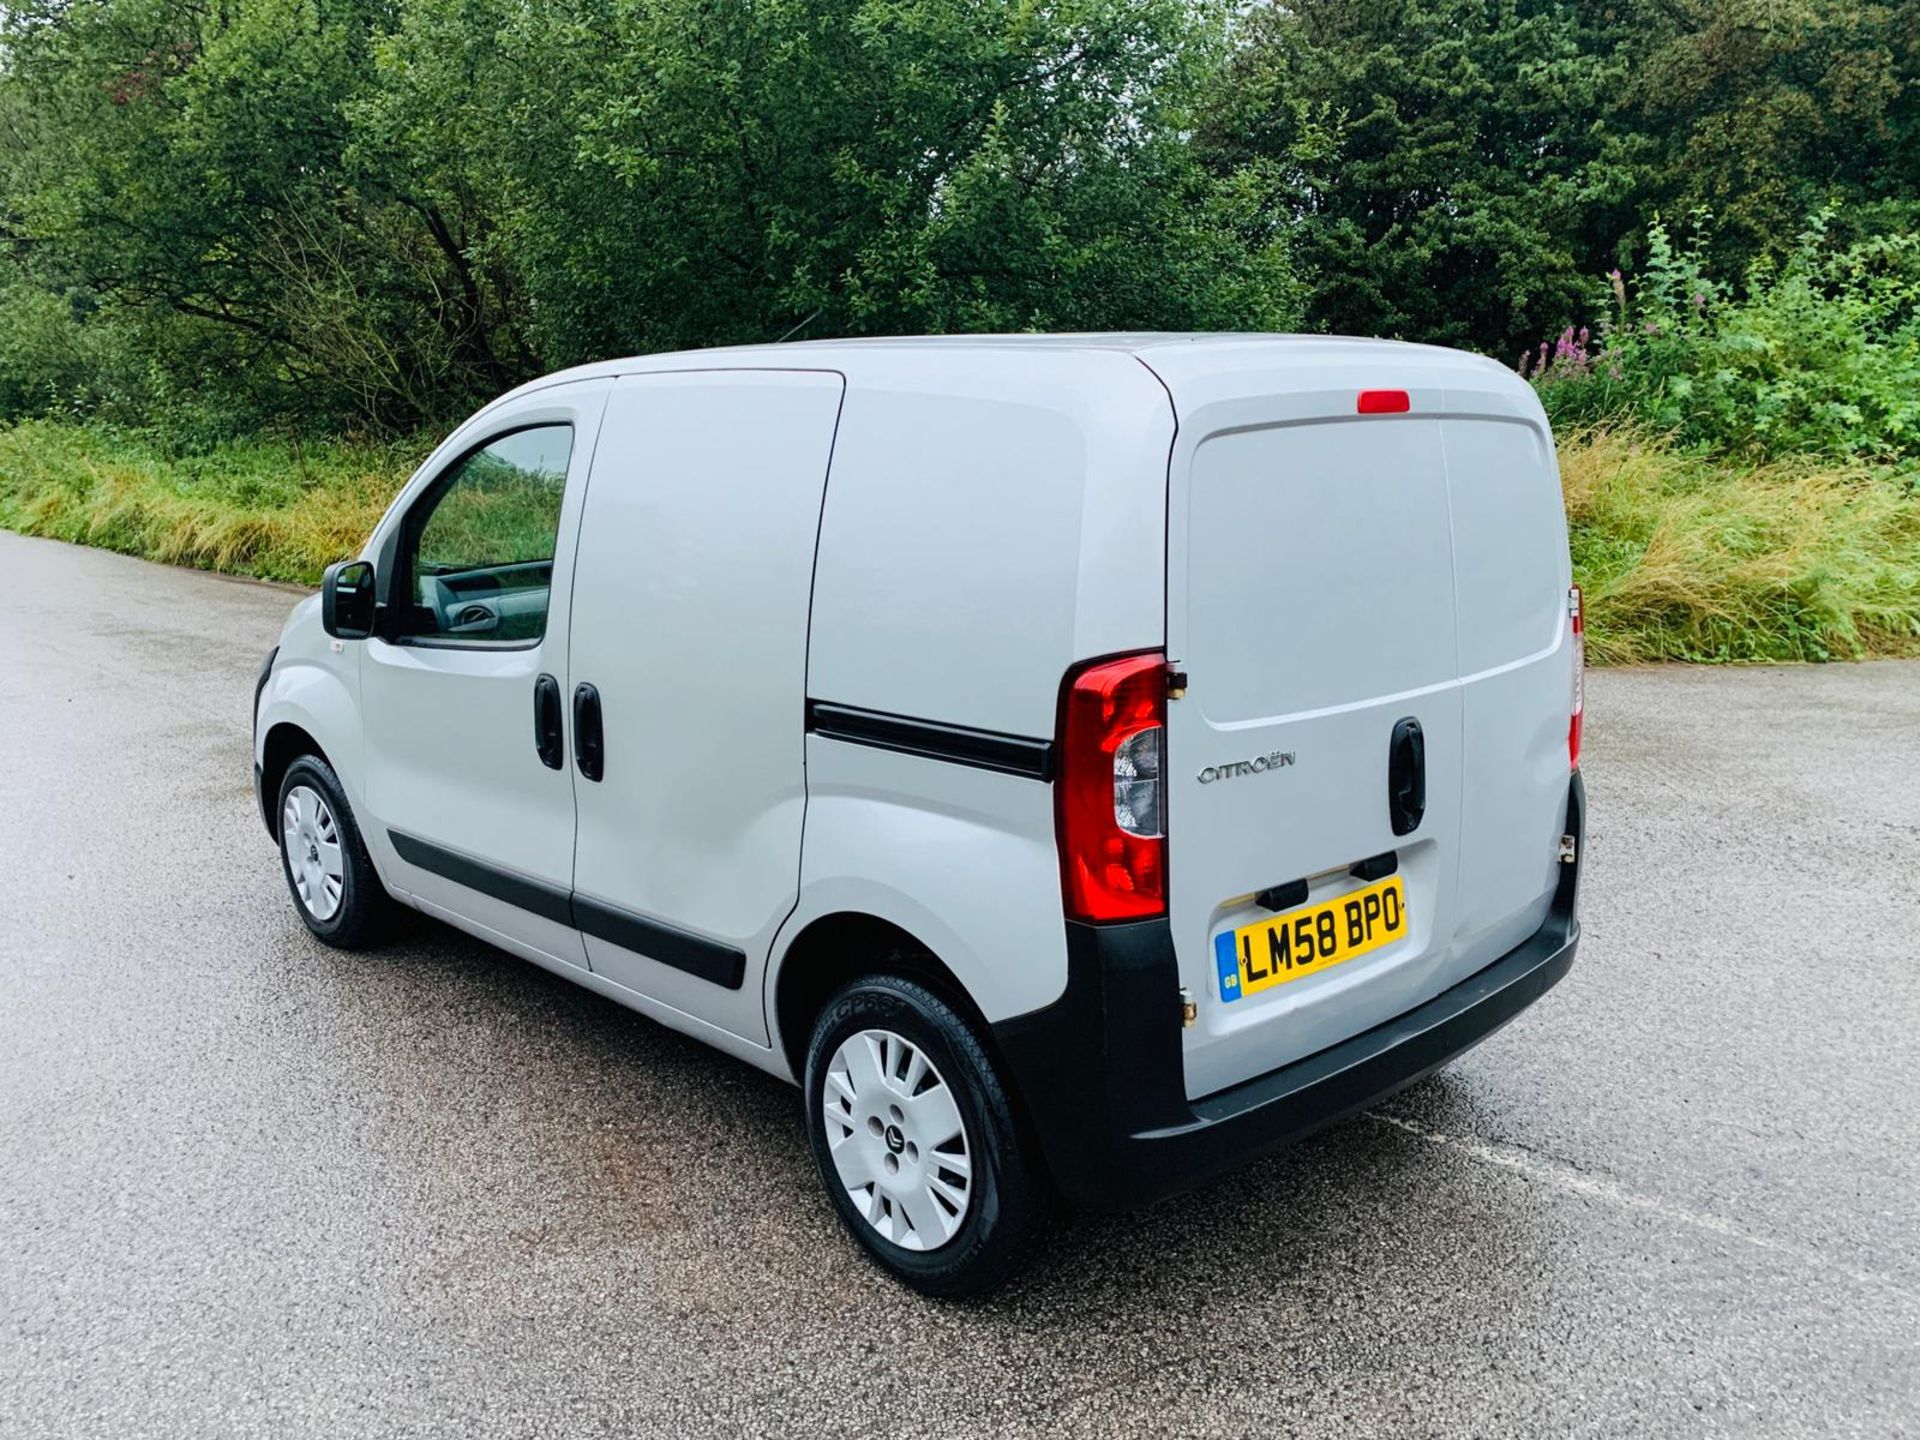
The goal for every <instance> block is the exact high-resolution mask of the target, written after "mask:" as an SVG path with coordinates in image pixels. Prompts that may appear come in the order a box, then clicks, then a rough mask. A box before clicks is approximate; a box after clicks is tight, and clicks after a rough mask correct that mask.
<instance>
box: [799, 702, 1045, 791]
mask: <svg viewBox="0 0 1920 1440" xmlns="http://www.w3.org/2000/svg"><path fill="white" fill-rule="evenodd" d="M807 729H808V731H809V732H811V733H812V734H815V735H824V736H825V737H826V738H827V739H829V740H844V741H846V742H847V743H848V744H851V745H871V746H873V747H874V748H875V749H877V750H897V751H899V752H900V753H901V754H903V755H924V756H926V757H927V758H928V759H930V760H948V761H951V762H952V763H953V764H955V765H971V766H973V767H974V768H975V769H979V770H998V771H1000V772H1001V773H1002V774H1004V775H1020V776H1024V777H1025V778H1027V779H1029V780H1051V779H1053V742H1052V741H1051V740H1034V739H1031V738H1029V737H1028V736H1025V735H1003V734H1001V733H1000V732H999V731H997V730H973V729H970V728H968V727H967V726H965V725H943V724H941V723H940V722H938V721H936V720H915V719H913V718H912V717H910V716H906V715H889V714H887V713H885V712H884V711H880V710H859V709H855V708H854V707H853V706H851V705H831V704H828V703H827V702H826V701H824V700H809V701H808V702H807Z"/></svg>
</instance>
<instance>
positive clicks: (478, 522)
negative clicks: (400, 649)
mask: <svg viewBox="0 0 1920 1440" xmlns="http://www.w3.org/2000/svg"><path fill="white" fill-rule="evenodd" d="M572 453H573V427H572V426H571V425H537V426H533V427H532V428H530V429H526V430H516V431H514V432H513V433H512V434H510V435H502V436H501V437H500V438H499V439H498V440H495V441H494V442H493V443H492V444H490V445H487V446H485V447H483V448H481V449H479V450H475V451H473V452H472V453H471V454H469V455H468V456H466V458H465V459H463V460H460V461H457V462H456V463H455V464H454V465H453V466H451V467H450V468H449V469H448V470H447V472H446V474H445V475H443V476H442V477H441V479H440V480H439V482H438V483H437V484H436V485H435V486H434V487H433V489H432V490H430V491H428V492H427V494H426V495H425V496H424V497H422V499H421V502H420V504H419V505H417V506H416V507H415V508H414V512H413V514H412V515H410V516H409V517H408V520H407V526H406V530H405V532H404V534H403V535H402V537H401V541H400V556H399V562H400V563H399V575H398V577H397V578H398V579H399V580H400V581H401V583H402V584H404V585H406V586H407V587H408V588H409V590H410V592H411V595H412V598H413V602H414V603H413V607H412V609H411V610H410V611H409V612H408V613H407V615H406V616H405V617H404V620H403V623H402V626H401V629H402V631H403V633H405V634H409V635H421V636H427V635H431V636H437V637H440V638H443V639H448V640H470V641H478V642H482V643H484V642H488V641H495V642H500V641H507V642H519V643H524V642H526V641H529V640H538V639H539V638H540V637H541V636H542V635H544V634H546V631H547V595H548V591H549V587H550V586H551V585H552V583H553V548H554V540H555V538H556V537H557V536H558V535H559V533H560V502H561V499H562V498H563V497H564V496H565V494H566V489H567V460H568V458H569V456H571V455H572Z"/></svg>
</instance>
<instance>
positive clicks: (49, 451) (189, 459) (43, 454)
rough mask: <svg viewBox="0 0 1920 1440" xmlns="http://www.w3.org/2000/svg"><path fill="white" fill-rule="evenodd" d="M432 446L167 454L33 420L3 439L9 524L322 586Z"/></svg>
mask: <svg viewBox="0 0 1920 1440" xmlns="http://www.w3.org/2000/svg"><path fill="white" fill-rule="evenodd" d="M427 448H428V447H427V446H425V445H423V444H394V445H380V444H368V443H364V442H354V441H329V442H325V443H322V444H313V443H309V444H304V445H303V444H298V443H293V442H287V441H272V440H256V441H246V442H236V443H234V444H229V445H222V446H220V447H219V448H217V449H214V450H211V451H208V452H205V453H202V454H194V455H169V454H168V453H167V452H166V451H164V450H163V449H161V448H160V447H159V446H157V445H155V444H153V443H152V442H151V441H149V440H147V439H145V438H144V437H142V436H139V435H134V434H127V433H124V432H119V431H113V430H106V429H99V428H94V427H89V426H80V425H67V424H58V423H54V422H51V421H27V422H24V423H22V424H19V425H14V426H11V427H6V428H0V526H5V527H6V528H7V529H10V530H18V531H21V532H22V533H24V534H28V535H47V536H51V537H52V538H54V539H57V540H71V541H74V542H76V543H78V544H82V545H98V546H100V547H102V548H104V549H107V550H118V551H121V552H122V553H124V554H128V555H139V556H142V557H144V558H145V559H148V560H159V561H162V562H164V563H166V564H169V565H192V566H196V567H198V568H200V569H203V570H220V571H224V572H226V573H227V574H231V575H251V576H255V577H257V578H259V579H263V580H292V581H297V582H301V583H304V584H308V585H317V584H318V583H319V581H320V572H321V571H322V570H324V569H325V568H326V567H327V566H328V565H329V564H330V563H332V562H333V561H335V560H342V559H345V558H346V557H348V556H350V555H352V554H354V553H355V552H356V551H357V550H358V549H359V548H360V545H361V543H362V542H363V541H364V540H365V539H366V537H367V536H368V534H369V533H371V532H372V530H373V527H374V525H375V523H376V522H378V520H379V519H380V516H381V513H382V512H383V511H385V509H386V507H387V502H388V501H390V500H391V499H392V498H393V496H394V494H395V493H396V492H397V491H398V490H399V488H400V486H401V484H402V483H403V482H404V481H405V480H406V478H407V475H408V474H409V472H410V471H411V470H412V469H413V467H414V466H415V465H416V464H418V463H419V461H420V459H421V457H423V456H424V455H425V454H426V451H427Z"/></svg>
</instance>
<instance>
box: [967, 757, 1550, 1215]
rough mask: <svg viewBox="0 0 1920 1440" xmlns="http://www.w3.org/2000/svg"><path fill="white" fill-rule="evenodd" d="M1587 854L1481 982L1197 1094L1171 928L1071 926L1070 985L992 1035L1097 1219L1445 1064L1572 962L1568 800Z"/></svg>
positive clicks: (1292, 1136) (1070, 1181) (1239, 1160)
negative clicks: (1188, 1067) (1536, 923)
mask: <svg viewBox="0 0 1920 1440" xmlns="http://www.w3.org/2000/svg"><path fill="white" fill-rule="evenodd" d="M1566 828H1567V832H1568V833H1569V834H1571V835H1573V836H1574V837H1575V857H1576V858H1575V860H1574V861H1573V862H1572V863H1568V864H1565V865H1563V866H1562V867H1561V870H1560V879H1559V885H1558V888H1557V889H1556V890H1555V892H1554V897H1553V905H1552V908H1551V909H1550V911H1549V912H1548V915H1547V919H1546V921H1545V922H1544V923H1543V924H1542V925H1541V927H1540V928H1539V930H1537V931H1535V932H1534V934H1533V935H1531V936H1530V937H1528V938H1527V939H1526V940H1525V941H1523V942H1522V943H1521V944H1520V945H1518V946H1516V947H1515V948H1514V949H1512V950H1510V951H1508V952H1507V953H1506V954H1505V955H1502V956H1501V957H1500V958H1499V959H1498V960H1495V961H1494V962H1493V963H1492V964H1490V965H1488V966H1487V967H1486V968H1485V969H1483V970H1481V971H1479V972H1478V973H1477V974H1474V975H1472V976H1470V977H1469V978H1468V979H1466V980H1463V981H1461V982H1460V983H1459V984H1458V985H1455V986H1454V987H1453V988H1452V989H1450V990H1446V991H1443V992H1441V993H1440V994H1439V995H1436V996H1435V997H1434V998H1433V999H1431V1000H1429V1001H1427V1002H1426V1003H1425V1004H1423V1005H1419V1006H1416V1007H1415V1008H1414V1009H1412V1010H1409V1011H1407V1012H1406V1013H1405V1014H1403V1015H1399V1016H1396V1017H1395V1018H1394V1019H1392V1020H1389V1021H1387V1022H1386V1023H1385V1024H1383V1025H1378V1026H1376V1027H1374V1028H1373V1029H1371V1030H1367V1031H1363V1032H1362V1033H1361V1034H1358V1035H1355V1036H1353V1037H1352V1038H1351V1039H1348V1040H1344V1041H1342V1042H1341V1043H1340V1044H1338V1045H1334V1046H1332V1047H1330V1048H1329V1049H1326V1050H1322V1051H1320V1052H1319V1053H1318V1054H1315V1055H1309V1056H1307V1057H1306V1058H1305V1059H1302V1060H1297V1061H1295V1062H1294V1063H1293V1064H1291V1065H1285V1066H1282V1067H1281V1068H1280V1069H1278V1070H1273V1071H1269V1072H1268V1073H1267V1074H1265V1075H1260V1076H1256V1077H1255V1078H1254V1079H1252V1080H1248V1081H1245V1082H1243V1083H1241V1084H1239V1085H1235V1086H1233V1087H1231V1088H1230V1089H1227V1090H1223V1091H1220V1092H1219V1093H1218V1094H1214V1095H1208V1096H1206V1097H1205V1098H1204V1099H1200V1100H1188V1099H1187V1098H1186V1078H1185V1069H1184V1064H1183V1061H1182V1056H1181V1042H1180V1023H1179V1011H1178V995H1179V971H1178V967H1177V965H1176V962H1175V960H1174V953H1173V938H1172V934H1171V931H1170V930H1169V928H1168V925H1167V922H1166V921H1165V920H1153V921H1144V922H1141V923H1138V924H1132V925H1101V926H1093V925H1069V926H1068V927H1067V966H1068V974H1067V989H1066V993H1065V994H1064V995H1062V996H1061V998H1060V999H1059V1000H1057V1001H1055V1002H1054V1003H1053V1004H1052V1005H1049V1006H1047V1007H1046V1008H1045V1009H1042V1010H1036V1011H1034V1012H1032V1013H1031V1014H1028V1015H1021V1016H1016V1017H1015V1018H1013V1019H1011V1020H1006V1021H1002V1022H1001V1023H1000V1024H998V1025H996V1026H994V1027H993V1033H994V1038H995V1040H996V1041H997V1042H998V1044H999V1048H1000V1052H1001V1054H1002V1055H1003V1056H1004V1057H1005V1059H1006V1061H1007V1064H1008V1066H1009V1068H1010V1069H1011V1070H1012V1072H1013V1078H1014V1081H1015V1083H1016V1085H1017V1086H1018V1088H1019V1090H1020V1092H1021V1096H1022V1098H1023V1100H1024V1101H1025V1106H1026V1113H1027V1115H1028V1117H1029V1119H1030V1120H1031V1121H1032V1124H1033V1128H1034V1130H1035V1132H1036V1134H1037V1137H1038V1139H1039V1142H1040V1148H1041V1151H1042V1154H1043V1155H1044V1156H1045V1159H1046V1162H1047V1167H1048V1169H1049V1171H1050V1172H1051V1174H1052V1176H1053V1179H1054V1182H1055V1184H1056V1185H1057V1186H1058V1187H1059V1189H1060V1191H1061V1193H1062V1194H1063V1195H1065V1196H1066V1198H1067V1199H1068V1200H1069V1201H1071V1202H1073V1203H1075V1204H1077V1205H1082V1206H1085V1207H1087V1208H1090V1209H1096V1210H1128V1209H1132V1208H1134V1207H1136V1206H1140V1205H1145V1204H1148V1203H1150V1202H1152V1201H1154V1200H1158V1199H1161V1198H1163V1197H1165V1196H1168V1195H1174V1194H1178V1193H1179V1192H1180V1191H1182V1190H1186V1189H1190V1188H1192V1187H1193V1186H1195V1185H1199V1184H1201V1183H1203V1182H1205V1181H1207V1180H1210V1179H1213V1178H1215V1177H1216V1176H1219V1175H1222V1174H1224V1173H1226V1172H1228V1171H1230V1170H1234V1169H1237V1168H1239V1167H1240V1166H1242V1165H1244V1164H1246V1163H1247V1162H1248V1161H1250V1160H1252V1159H1254V1158H1255V1157H1257V1156H1259V1155H1262V1154H1264V1153H1266V1152H1267V1151H1270V1150H1274V1149H1277V1148H1279V1147H1280V1146H1283V1145H1287V1144H1290V1143H1291V1142H1293V1141H1295V1140H1298V1139H1300V1138H1302V1137H1303V1136H1305V1135H1308V1134H1310V1133H1311V1132H1313V1131H1315V1130H1318V1129H1320V1128H1321V1127H1323V1126H1326V1125H1330V1124H1332V1123H1333V1122H1335V1121H1337V1120H1340V1119H1343V1118H1345V1117H1346V1116H1349V1115H1352V1114H1354V1113H1356V1112H1357V1111H1360V1110H1364V1109H1365V1108H1366V1107H1368V1106H1369V1105H1372V1104H1373V1103H1375V1102H1376V1101H1378V1100H1380V1099H1383V1098H1384V1097H1386V1096H1388V1095H1390V1094H1392V1093H1393V1092H1394V1091H1396V1090H1399V1089H1401V1088H1402V1087H1403V1086H1406V1085H1410V1084H1412V1083H1413V1082H1414V1081H1415V1080H1418V1079H1420V1078H1421V1077H1422V1076H1425V1075H1429V1074H1431V1073H1432V1072H1433V1071H1435V1070H1437V1069H1439V1068H1440V1067H1441V1066H1442V1065H1444V1064H1446V1063H1447V1062H1448V1061H1449V1060H1451V1059H1453V1058H1454V1057H1455V1056H1456V1055H1459V1054H1460V1053H1461V1052H1463V1051H1465V1050H1468V1049H1470V1048H1471V1047H1472V1046H1474V1045H1477V1044H1478V1043H1479V1042H1480V1041H1482V1040H1484V1039H1486V1037H1487V1036H1489V1035H1491V1034H1492V1033H1493V1032H1494V1031H1495V1030H1497V1029H1499V1028H1500V1027H1501V1026H1502V1025H1504V1024H1506V1023H1507V1021H1509V1020H1511V1019H1513V1017H1514V1016H1516V1015H1518V1014H1519V1013H1520V1012H1521V1011H1522V1010H1524V1009H1526V1008H1527V1006H1529V1005H1531V1004H1532V1003H1533V1002H1534V1001H1535V1000H1538V999H1539V998H1540V997H1541V996H1542V995H1544V994H1545V993H1546V992H1547V991H1548V990H1549V989H1551V988H1552V987H1553V985H1554V984H1555V983H1556V982H1557V981H1558V980H1559V979H1560V978H1561V976H1563V975H1565V974H1566V973H1567V971H1568V970H1569V969H1571V968H1572V966H1573V956H1574V951H1575V948H1576V947H1577V946H1578V944H1579V941H1580V924H1579V920H1578V918H1577V915H1578V905H1579V889H1580V858H1581V857H1582V856H1583V853H1584V851H1585V830H1586V794H1585V790H1584V788H1583V787H1582V785H1581V782H1580V777H1579V775H1578V774H1575V775H1574V777H1573V781H1572V784H1571V786H1570V788H1569V790H1568V794H1567V826H1566Z"/></svg>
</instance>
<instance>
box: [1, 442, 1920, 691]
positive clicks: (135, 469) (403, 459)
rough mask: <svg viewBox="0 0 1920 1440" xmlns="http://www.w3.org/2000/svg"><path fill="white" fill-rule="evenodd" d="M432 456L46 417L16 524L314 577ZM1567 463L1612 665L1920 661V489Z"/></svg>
mask: <svg viewBox="0 0 1920 1440" xmlns="http://www.w3.org/2000/svg"><path fill="white" fill-rule="evenodd" d="M426 448H427V447H426V445H425V444H422V443H398V444H386V445H378V444H369V443H363V442H353V441H334V442H327V443H324V444H308V445H300V444H296V443H292V442H285V441H266V440H262V441H252V442H247V443H242V444H234V445H229V446H224V447H221V448H220V449H217V450H214V451H211V452H208V453H205V454H197V455H184V456H177V455H169V454H168V453H166V452H165V451H164V450H163V449H161V448H160V447H158V446H156V445H155V444H153V443H152V442H151V441H150V440H148V439H146V438H143V437H142V436H139V435H133V434H127V433H122V432H116V431H109V430H104V429H99V428H94V427H87V426H79V425H68V424H57V423H52V422H46V421H34V422H28V423H24V424H20V425H15V426H13V427H11V428H5V429H0V526H5V527H7V528H9V529H13V530H19V531H23V532H25V533H27V534H32V535H49V536H53V537H55V538H57V539H62V540H72V541H77V542H79V543H81V544H86V545H99V546H104V547H106V548H107V549H111V550H119V551H123V552H125V553H127V554H132V555H140V556H144V557H146V558H147V559H150V560H160V561H164V562H166V563H169V564H175V565H195V566H199V567H201V568H203V569H209V570H221V571H226V572H228V573H230V574H236V575H253V576H258V577H260V578H262V579H270V580H292V581H300V582H304V583H307V584H314V583H316V582H317V581H318V580H319V578H320V572H321V571H322V570H323V569H324V568H325V567H326V566H327V565H328V563H330V562H331V561H334V560H338V559H343V558H345V557H346V556H348V555H351V554H353V553H354V552H355V551H356V550H357V549H358V548H359V546H360V543H361V541H362V540H363V539H364V538H365V536H366V535H367V534H368V533H369V532H370V531H371V530H372V529H373V526H374V523H375V522H376V521H377V520H378V519H379V518H380V515H381V512H382V511H383V510H384V509H385V508H386V505H387V502H388V501H389V500H390V499H391V498H392V496H393V495H394V493H395V492H396V491H397V490H398V489H399V487H400V485H401V483H402V482H403V481H404V480H405V479H406V476H407V474H408V473H409V471H410V470H411V469H412V467H413V466H414V465H415V464H416V463H417V462H418V460H419V458H420V457H421V456H422V455H424V454H425V451H426ZM1560 465H1561V473H1562V480H1563V482H1564V485H1565V489H1566V498H1567V515H1568V520H1569V522H1570V525H1571V536H1572V544H1573V563H1574V573H1575V576H1576V578H1578V579H1579V580H1580V582H1581V583H1582V584H1583V585H1584V586H1585V587H1586V595H1587V617H1588V619H1587V634H1588V642H1587V643H1588V653H1589V655H1590V656H1591V657H1592V658H1593V660H1594V661H1595V662H1596V663H1600V664H1623V663H1634V662H1639V661H1649V660H1708V661H1739V660H1829V659H1836V658H1865V657H1868V656H1876V655H1915V654H1920V495H1916V494H1915V493H1914V491H1913V489H1912V488H1911V484H1910V482H1903V481H1901V480H1898V479H1891V478H1888V477H1887V476H1885V475H1883V474H1880V473H1877V472H1875V471H1872V470H1870V469H1866V468H1864V467H1858V466H1836V465H1834V464H1831V463H1829V462H1823V461H1818V460H1813V459H1801V460H1787V461H1776V462H1774V463H1771V464H1767V465H1757V466H1736V465H1731V464H1729V463H1727V462H1725V461H1719V460H1711V459H1706V458H1702V457H1700V456H1696V455H1692V454H1688V453H1685V452H1683V451H1680V450H1677V449H1675V448H1673V447H1672V446H1670V445H1667V444H1665V443H1663V442H1662V441H1660V440H1659V439H1657V438H1655V437H1652V436H1649V435H1647V434H1645V433H1643V432H1638V431H1634V430H1630V429H1589V430H1579V431H1574V432H1571V433H1569V434H1567V435H1564V436H1563V437H1562V438H1561V442H1560Z"/></svg>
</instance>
